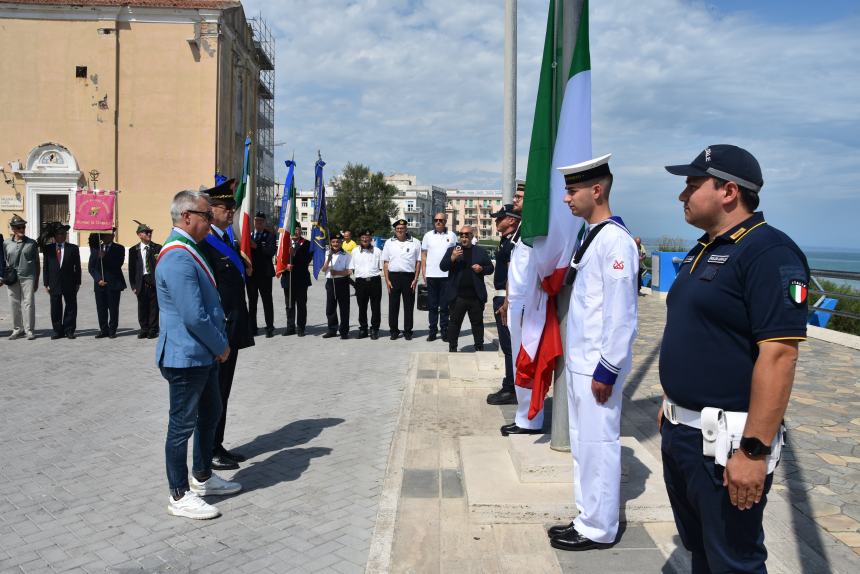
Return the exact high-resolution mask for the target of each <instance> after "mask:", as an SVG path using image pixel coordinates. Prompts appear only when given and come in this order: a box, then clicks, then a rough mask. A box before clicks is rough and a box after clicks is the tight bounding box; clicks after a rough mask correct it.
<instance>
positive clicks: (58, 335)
mask: <svg viewBox="0 0 860 574" xmlns="http://www.w3.org/2000/svg"><path fill="white" fill-rule="evenodd" d="M62 338H63V336H62V335H60V334H58V333H54V334H53V335H51V340H52V341H56V340H57V339H62Z"/></svg>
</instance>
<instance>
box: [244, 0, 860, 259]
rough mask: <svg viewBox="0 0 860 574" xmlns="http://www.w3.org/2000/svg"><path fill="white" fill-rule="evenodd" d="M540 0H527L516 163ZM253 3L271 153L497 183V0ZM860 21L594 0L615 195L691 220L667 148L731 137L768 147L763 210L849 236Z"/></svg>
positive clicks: (841, 238)
mask: <svg viewBox="0 0 860 574" xmlns="http://www.w3.org/2000/svg"><path fill="white" fill-rule="evenodd" d="M547 5H548V1H547V0H520V1H519V18H518V44H519V45H518V48H519V50H518V51H519V58H518V62H519V69H518V73H519V78H518V98H519V100H518V136H519V137H518V146H517V147H518V162H517V163H518V167H519V170H518V171H519V173H521V174H522V173H525V165H526V159H527V153H528V144H529V138H530V133H531V120H532V114H533V109H534V97H535V93H536V89H537V77H538V72H539V66H540V58H541V52H542V48H543V38H544V31H545V25H546V9H547ZM245 6H246V10H247V12H248V13H249V14H256V13H257V12H258V11H259V10H261V11H262V13H263V16H264V17H265V18H266V19H267V20H268V22H269V24H270V25H272V26H273V27H274V29H275V31H276V36H277V42H278V43H277V60H276V64H277V72H276V73H277V88H276V96H277V100H276V103H277V115H276V139H277V140H283V141H286V142H287V145H286V146H283V147H280V148H277V149H278V159H279V161H280V166H282V165H283V159H285V158H286V157H289V156H290V155H291V153H292V151H293V150H295V153H296V160H297V162H298V164H299V169H300V172H299V177H298V182H299V184H300V185H302V186H305V187H307V186H310V185H311V183H312V169H313V168H312V165H313V161H314V159H315V156H316V150H317V149H321V150H322V152H323V157H324V159H326V161H327V162H328V166H327V173H328V174H329V175H333V174H334V173H336V172H337V171H339V170H340V169H341V168H342V167H343V165H344V164H345V163H346V162H347V161H353V162H361V163H365V164H367V165H369V166H370V167H371V168H372V169H375V170H381V171H385V172H392V171H405V172H410V173H415V174H416V175H417V176H418V178H419V180H420V181H421V182H424V183H433V184H438V185H446V186H452V187H457V186H460V187H477V188H492V187H498V185H499V180H500V177H499V172H500V169H501V134H502V126H501V120H502V72H503V70H502V66H503V57H502V52H503V25H504V24H503V22H504V20H503V19H504V4H503V2H501V1H496V2H464V1H462V0H460V1H453V0H427V1H425V2H420V1H406V0H400V1H388V2H385V1H382V0H366V1H362V2H356V1H352V2H349V1H345V0H326V1H325V2H319V1H310V0H295V1H290V2H286V1H283V0H281V1H266V2H264V1H262V0H248V1H246V2H245ZM858 23H860V22H858V21H857V20H856V19H854V20H844V21H841V22H836V23H826V24H818V25H814V26H813V25H805V24H794V25H788V24H785V23H782V22H781V23H779V24H768V23H767V22H763V21H762V20H761V19H758V20H754V19H753V18H752V16H750V15H748V14H742V13H737V14H718V13H715V12H714V10H712V9H709V8H708V7H706V6H705V5H704V4H703V3H700V2H690V1H681V0H649V1H648V2H641V1H636V0H616V1H612V2H610V1H601V2H594V1H593V2H591V55H592V68H593V86H594V92H593V115H594V124H593V131H594V152H595V153H602V152H605V151H611V152H613V154H614V162H613V165H614V169H615V171H616V172H617V173H618V179H617V180H616V181H617V183H616V194H615V196H616V198H617V200H616V201H617V203H616V206H615V207H616V210H617V211H619V212H621V213H622V215H624V216H625V219H626V220H627V221H628V224H630V225H631V227H634V228H636V229H637V232H638V233H641V234H642V235H645V236H653V235H661V234H663V233H669V234H676V235H683V236H685V237H693V236H696V235H697V234H698V233H697V232H696V231H695V230H691V229H690V228H689V227H687V226H686V225H685V224H684V223H683V220H682V218H681V214H680V210H679V208H678V206H677V205H675V204H674V202H675V197H676V196H677V193H678V192H679V191H680V181H677V180H676V179H673V178H672V177H670V176H668V175H667V174H666V173H665V172H664V171H663V170H662V166H663V165H664V164H666V163H677V162H683V161H689V160H690V159H692V158H693V157H694V156H695V155H696V154H697V153H698V151H700V149H701V148H702V147H703V146H705V145H707V144H710V143H728V142H731V143H736V144H738V145H741V146H744V147H747V148H748V149H750V150H751V151H752V152H753V153H754V154H755V155H756V156H757V157H758V158H759V160H760V162H761V163H762V166H763V168H764V175H765V181H766V185H765V188H764V191H763V194H762V197H763V202H762V204H763V207H764V208H765V209H766V213H767V215H768V218H769V219H770V221H771V222H773V223H775V224H776V225H778V226H780V227H783V228H784V229H785V230H786V231H788V232H789V233H793V234H796V235H797V237H798V240H799V241H800V242H801V243H812V244H822V243H823V244H828V243H829V244H840V243H844V244H848V243H849V242H850V241H851V238H853V237H854V235H855V234H854V232H853V230H852V228H851V227H849V225H852V224H853V218H854V217H856V216H857V215H860V209H858V207H860V201H858V199H857V194H856V191H857V183H856V181H857V178H858V176H860V154H858V143H860V135H858V133H860V130H858V127H860V126H858V123H860V119H858V118H860V36H858V35H857V34H856V33H855V31H856V28H857V24H858ZM280 166H279V167H280ZM281 171H282V170H281ZM825 221H826V222H827V223H826V224H824V223H820V222H825Z"/></svg>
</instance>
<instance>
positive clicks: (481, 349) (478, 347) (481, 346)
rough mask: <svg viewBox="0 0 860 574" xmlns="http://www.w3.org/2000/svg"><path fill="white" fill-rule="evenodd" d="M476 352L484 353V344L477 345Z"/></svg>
mask: <svg viewBox="0 0 860 574" xmlns="http://www.w3.org/2000/svg"><path fill="white" fill-rule="evenodd" d="M475 350H476V351H483V350H484V344H483V343H481V344H480V345H475Z"/></svg>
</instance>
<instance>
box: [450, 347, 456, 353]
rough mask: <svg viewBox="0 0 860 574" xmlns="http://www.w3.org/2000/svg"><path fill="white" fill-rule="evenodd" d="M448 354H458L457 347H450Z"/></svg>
mask: <svg viewBox="0 0 860 574" xmlns="http://www.w3.org/2000/svg"><path fill="white" fill-rule="evenodd" d="M448 352H449V353H456V352H457V347H448Z"/></svg>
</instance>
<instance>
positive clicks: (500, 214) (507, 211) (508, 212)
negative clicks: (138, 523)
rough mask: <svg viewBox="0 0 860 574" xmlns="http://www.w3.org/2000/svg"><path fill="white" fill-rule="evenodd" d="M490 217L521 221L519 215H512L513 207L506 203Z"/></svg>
mask: <svg viewBox="0 0 860 574" xmlns="http://www.w3.org/2000/svg"><path fill="white" fill-rule="evenodd" d="M490 217H492V218H493V219H502V218H504V217H513V218H516V219H522V216H521V215H520V214H519V213H514V205H513V204H512V203H506V204H504V205H503V206H502V207H500V208H499V210H498V211H497V212H495V213H491V214H490Z"/></svg>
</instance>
